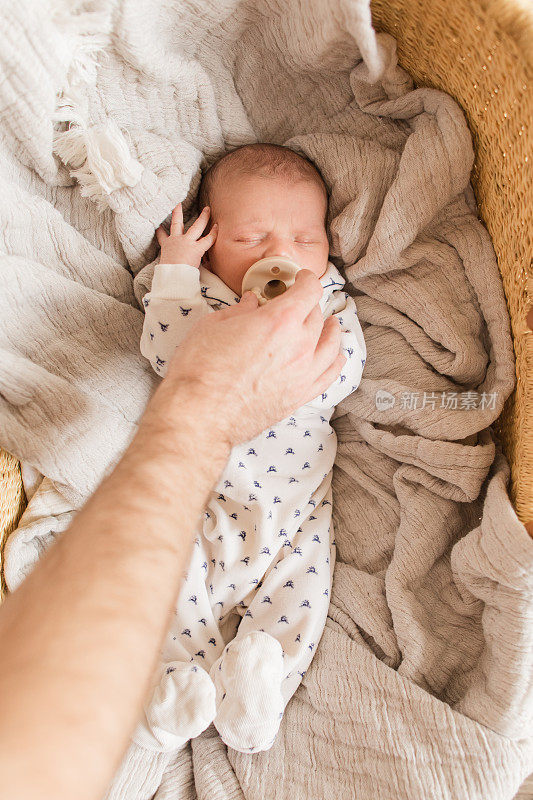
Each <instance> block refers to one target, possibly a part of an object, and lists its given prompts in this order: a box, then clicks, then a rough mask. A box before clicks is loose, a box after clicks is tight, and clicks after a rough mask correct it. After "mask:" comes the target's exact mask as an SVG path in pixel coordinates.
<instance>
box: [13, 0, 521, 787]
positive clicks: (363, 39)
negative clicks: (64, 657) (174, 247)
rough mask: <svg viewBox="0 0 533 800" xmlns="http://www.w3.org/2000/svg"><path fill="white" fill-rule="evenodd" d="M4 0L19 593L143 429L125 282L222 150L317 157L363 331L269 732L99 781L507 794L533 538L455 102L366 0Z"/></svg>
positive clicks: (464, 133) (506, 340)
mask: <svg viewBox="0 0 533 800" xmlns="http://www.w3.org/2000/svg"><path fill="white" fill-rule="evenodd" d="M0 14H1V16H2V24H1V25H0V30H1V34H0V40H1V47H0V70H1V73H2V80H1V81H0V148H1V150H0V154H1V158H0V213H1V223H2V224H1V227H0V243H1V252H2V255H1V271H0V276H1V277H0V280H1V292H0V445H2V446H3V447H4V448H5V449H7V450H9V451H10V452H11V453H13V454H15V455H16V456H17V457H18V458H19V459H20V460H21V461H22V462H23V463H24V464H25V465H27V466H28V467H33V469H34V470H37V471H38V473H40V474H42V475H44V476H45V478H44V479H43V481H42V482H41V484H40V485H39V486H38V488H37V490H36V492H35V494H34V495H33V497H32V498H31V501H30V504H29V506H28V509H27V511H26V513H25V515H24V517H23V519H22V521H21V524H20V526H19V528H18V529H17V530H16V531H15V532H14V533H13V534H12V536H11V537H10V540H9V542H8V546H7V549H6V563H5V574H6V579H7V581H8V585H9V587H10V589H11V590H13V589H14V588H15V587H16V586H17V585H18V584H19V583H20V581H22V580H23V579H24V577H25V575H26V574H27V573H28V572H29V571H30V570H31V569H32V567H33V565H34V564H35V562H36V560H37V559H38V558H39V556H40V555H41V553H42V552H43V551H44V550H45V549H46V548H47V547H48V546H49V545H50V544H51V543H52V542H53V540H54V538H55V537H57V536H60V535H62V533H63V532H64V531H65V530H66V528H67V527H68V524H69V522H70V521H71V519H72V517H73V516H74V515H75V513H76V509H78V508H79V507H80V505H81V504H82V503H83V502H84V500H85V499H86V498H87V497H88V496H89V495H90V494H91V493H92V492H93V491H94V489H95V488H96V486H97V485H98V483H99V482H100V480H101V479H102V477H103V476H104V475H105V474H106V473H107V472H109V471H110V470H111V469H112V468H113V466H114V464H115V463H116V462H117V461H118V459H119V458H120V456H121V454H122V452H123V451H124V449H125V447H126V446H127V445H128V443H129V442H130V441H131V438H132V436H133V435H134V433H135V429H136V425H137V423H138V421H139V419H140V417H141V416H142V413H143V409H144V408H145V406H146V403H147V400H148V398H149V396H150V394H151V392H152V391H153V390H154V388H155V386H156V384H157V382H158V380H159V379H158V378H157V376H155V375H154V374H153V372H152V370H151V368H150V365H149V364H148V362H147V361H146V360H145V359H144V358H143V357H142V356H141V354H140V352H139V339H140V334H141V330H142V324H143V313H142V310H141V308H140V307H139V304H138V302H137V299H136V297H135V295H134V292H133V277H134V276H135V275H136V274H137V273H138V272H139V270H140V269H141V268H142V267H143V266H144V265H146V264H147V263H149V262H150V261H151V260H153V259H154V257H155V255H156V252H157V249H156V244H155V241H154V228H155V227H157V225H159V224H160V222H161V221H162V220H163V219H164V218H165V217H167V216H168V214H169V213H170V211H171V209H172V207H173V206H174V205H175V204H176V203H177V202H178V201H179V200H182V199H183V200H184V204H185V212H186V214H187V213H192V212H193V211H194V201H195V196H196V192H197V189H198V184H199V180H200V177H201V173H202V170H203V169H205V168H206V167H207V166H208V165H209V164H211V163H212V162H213V161H214V160H215V159H216V158H218V157H219V156H220V155H222V154H223V153H224V152H226V151H227V150H229V149H231V148H233V147H235V146H237V145H239V144H244V143H246V142H253V141H270V142H275V143H278V144H284V145H286V146H288V147H292V148H294V149H295V150H297V151H299V152H301V153H303V154H305V155H307V156H308V157H309V158H311V159H312V160H313V161H314V162H315V163H316V165H317V166H318V168H319V169H320V170H321V172H322V175H323V176H324V179H325V181H326V183H327V185H328V187H329V189H330V194H331V199H330V211H329V229H330V233H331V253H330V255H331V258H332V260H333V261H334V263H335V264H336V265H337V266H338V268H339V269H341V270H344V274H345V275H346V278H347V287H348V291H350V292H351V293H352V294H353V295H354V296H355V298H356V302H357V308H358V312H359V316H360V320H361V324H362V326H363V330H364V334H365V339H366V343H367V349H368V356H367V363H366V367H365V372H364V375H363V380H362V383H361V385H360V387H359V388H358V390H357V391H356V392H355V393H354V394H352V395H351V396H350V397H349V398H347V399H346V401H344V402H343V403H342V404H341V405H340V406H338V407H337V410H336V412H335V415H334V420H335V422H334V425H335V428H336V431H337V435H338V442H339V444H338V454H337V459H336V465H335V470H334V480H333V491H334V494H333V498H334V511H333V513H334V524H335V528H336V539H337V548H338V562H337V565H336V570H335V577H334V587H333V593H332V598H331V606H330V612H329V618H328V620H327V625H326V628H325V631H324V634H323V637H322V639H321V642H320V646H319V648H318V651H317V654H316V656H315V658H314V660H313V662H312V665H311V668H310V669H309V670H308V672H307V674H306V675H305V678H304V680H303V682H302V684H301V686H300V688H299V689H298V691H297V693H296V695H295V696H294V698H293V699H292V701H291V702H290V704H289V706H288V708H287V711H286V713H285V717H284V719H283V722H282V727H281V729H280V733H279V735H278V737H277V740H276V742H275V744H274V746H273V747H272V749H271V750H270V751H268V752H266V753H261V754H258V755H252V756H250V755H243V754H240V753H236V752H235V751H231V750H229V751H228V750H227V748H226V746H225V745H223V743H222V742H221V741H220V739H219V738H218V735H217V734H216V730H215V729H214V728H213V727H211V728H209V729H208V730H207V731H206V732H205V733H204V734H203V735H202V736H200V737H198V738H197V739H195V740H193V742H192V744H191V745H189V746H187V748H186V749H185V750H183V751H182V752H181V753H180V754H179V755H178V756H176V757H174V758H171V757H164V758H163V757H161V758H159V759H151V757H150V756H149V754H147V753H143V752H140V751H138V750H134V749H130V751H129V752H128V753H127V754H126V756H125V758H124V761H123V763H122V764H121V766H120V768H119V770H118V772H117V775H116V778H115V780H114V782H113V784H112V785H111V786H110V790H109V796H110V797H113V798H121V799H122V800H123V799H124V798H126V797H128V798H130V797H131V798H133V797H135V798H139V797H143V798H149V797H152V795H154V794H155V797H156V798H159V800H166V799H167V798H170V797H172V798H180V799H181V798H183V799H187V800H193V798H198V799H199V800H230V798H231V799H232V800H236V799H237V798H239V799H240V798H246V800H260V799H263V798H272V797H273V796H274V791H275V795H276V797H278V798H287V799H288V798H291V800H311V799H312V800H315V798H316V799H317V800H318V798H336V799H337V800H345V799H346V800H348V799H350V800H351V798H355V797H356V798H357V800H376V798H380V800H389V799H390V800H392V799H393V798H394V799H396V798H398V799H400V800H403V799H405V800H415V799H418V800H429V799H430V798H435V800H436V799H437V798H438V800H476V798H477V799H479V800H505V799H506V798H511V797H513V795H514V793H515V792H516V791H517V789H518V787H519V785H520V783H521V782H522V780H523V779H524V778H525V777H526V776H527V775H528V774H529V772H531V771H532V770H533V724H532V719H533V698H532V678H533V669H532V666H533V664H532V662H533V655H532V651H533V596H532V595H533V541H532V540H531V539H530V538H529V537H528V535H527V533H526V531H525V528H524V527H523V525H522V524H521V523H520V522H519V521H518V519H517V517H516V515H515V513H514V511H513V509H512V506H511V504H510V502H509V499H508V496H507V481H508V478H509V469H508V466H507V463H506V461H505V460H504V458H503V456H502V455H501V452H500V448H499V445H498V443H497V442H496V441H495V439H494V435H493V433H492V430H491V428H490V427H489V426H490V425H491V423H492V422H493V421H494V420H495V419H496V418H497V417H498V415H499V414H500V412H501V409H502V406H503V403H504V401H505V399H506V398H507V397H508V396H509V394H510V393H511V391H512V388H513V383H514V365H513V351H512V343H511V337H510V330H509V319H508V315H507V310H506V305H505V298H504V294H503V290H502V285H501V282H500V277H499V273H498V269H497V264H496V260H495V256H494V252H493V249H492V246H491V242H490V239H489V237H488V234H487V232H486V230H485V228H484V227H483V225H482V224H481V222H480V221H479V220H478V218H477V212H476V207H475V202H474V197H473V193H472V190H471V188H470V184H469V176H470V170H471V167H472V163H473V149H472V142H471V137H470V134H469V131H468V128H467V125H466V122H465V118H464V116H463V114H462V112H461V110H460V108H459V107H458V106H457V105H456V103H455V102H454V101H453V100H452V99H451V98H450V97H449V96H447V95H446V94H443V93H441V92H439V91H436V90H433V89H426V88H421V89H416V88H414V86H413V84H412V81H411V79H410V78H409V76H408V75H407V74H406V73H405V72H404V71H403V70H402V69H400V68H399V67H398V66H397V58H396V48H395V41H394V40H393V39H392V38H391V37H390V36H388V35H385V34H377V35H376V33H375V32H374V30H373V29H372V26H371V20H370V11H369V6H368V2H367V0H352V2H350V1H349V0H328V2H325V0H307V1H306V2H305V3H302V2H300V1H299V0H246V1H244V2H243V0H217V2H211V0H175V1H174V2H172V3H169V2H165V1H164V0H114V1H113V2H111V0H108V1H107V2H106V1H105V0H101V2H94V1H91V0H86V1H85V2H80V1H79V0H78V1H77V2H67V1H66V0H65V2H59V1H58V0H56V1H55V2H45V1H44V0H43V1H42V2H29V0H16V2H15V0H7V1H6V2H4V3H3V5H2V9H1V11H0ZM66 535H68V533H67V534H66Z"/></svg>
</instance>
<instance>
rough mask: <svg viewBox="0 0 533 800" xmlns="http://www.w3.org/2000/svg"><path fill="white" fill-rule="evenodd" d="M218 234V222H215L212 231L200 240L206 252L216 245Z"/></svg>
mask: <svg viewBox="0 0 533 800" xmlns="http://www.w3.org/2000/svg"><path fill="white" fill-rule="evenodd" d="M217 233H218V222H215V224H214V225H213V227H212V228H211V230H210V231H209V233H208V234H206V235H205V236H202V238H201V239H200V242H201V244H202V245H203V246H204V247H205V249H206V250H209V248H210V247H212V246H213V245H214V243H215V239H216V238H217Z"/></svg>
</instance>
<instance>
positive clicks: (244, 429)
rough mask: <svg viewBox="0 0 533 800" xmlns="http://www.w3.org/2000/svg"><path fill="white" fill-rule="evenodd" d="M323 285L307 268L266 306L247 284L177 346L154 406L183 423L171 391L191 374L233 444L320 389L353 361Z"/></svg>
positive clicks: (202, 403) (204, 407)
mask: <svg viewBox="0 0 533 800" xmlns="http://www.w3.org/2000/svg"><path fill="white" fill-rule="evenodd" d="M322 292H323V287H322V284H321V283H320V281H319V279H318V278H317V276H316V275H315V274H314V273H313V272H311V271H310V270H307V269H302V270H300V271H299V272H298V273H297V274H296V279H295V282H294V284H293V285H292V286H291V287H290V288H289V289H288V290H287V291H286V292H285V293H284V294H282V295H279V296H278V297H275V298H273V299H272V300H270V301H269V302H268V303H266V304H265V305H264V306H258V300H257V298H256V296H255V295H254V294H253V293H252V292H245V294H244V295H243V296H242V298H241V300H240V302H239V303H238V304H237V305H234V306H231V307H230V308H227V309H223V310H221V311H216V312H215V313H212V314H207V315H206V316H204V317H203V318H202V319H201V320H200V321H199V322H197V323H196V325H195V326H194V327H193V328H192V329H191V331H190V333H189V334H188V335H187V337H186V338H185V339H184V340H183V341H182V342H181V344H180V345H179V346H178V347H177V348H176V350H175V352H174V355H173V357H172V359H171V361H170V364H169V366H168V371H167V374H166V376H165V378H164V379H163V381H162V382H161V384H160V386H159V387H158V389H157V391H156V392H155V394H154V396H153V397H152V400H151V401H150V404H149V409H150V406H151V409H150V411H151V412H152V413H153V414H158V415H159V416H161V415H162V414H163V415H164V416H165V421H166V422H167V423H170V425H171V427H172V425H174V424H175V425H176V429H177V430H179V423H180V417H179V408H177V407H176V404H174V406H173V403H172V399H173V393H175V392H176V387H177V386H178V385H179V386H180V388H181V387H182V386H183V383H184V382H186V383H187V385H188V389H189V391H190V393H191V396H192V397H194V398H195V399H196V400H197V402H198V413H202V412H203V413H206V414H209V418H206V420H205V425H206V426H210V427H214V428H216V429H217V431H218V432H219V434H220V436H221V437H222V438H223V439H224V441H225V442H226V443H228V444H229V445H230V446H231V447H232V446H234V445H235V444H239V443H241V442H246V441H249V440H250V439H253V438H255V436H257V435H258V434H259V433H261V431H263V430H265V429H266V428H268V426H269V425H273V424H275V423H276V422H279V421H280V420H282V419H284V418H285V417H287V416H288V415H289V414H291V413H292V412H293V411H295V410H296V409H297V408H299V407H300V406H302V405H304V403H307V402H309V401H310V400H312V399H314V398H315V397H317V395H319V394H321V393H322V392H323V391H325V390H326V389H327V388H328V386H330V384H331V383H333V381H334V380H335V379H336V378H337V377H338V376H339V374H340V372H341V369H342V367H343V365H344V363H345V362H346V358H345V356H344V355H342V354H341V353H339V348H340V338H341V335H340V325H339V323H338V321H337V319H336V318H335V317H328V318H327V319H326V321H325V322H324V320H323V317H322V312H321V310H320V306H319V305H318V302H319V300H320V298H321V297H322ZM149 409H147V412H148V415H149V417H150V411H149ZM145 417H146V413H145Z"/></svg>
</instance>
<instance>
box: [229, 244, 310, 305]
mask: <svg viewBox="0 0 533 800" xmlns="http://www.w3.org/2000/svg"><path fill="white" fill-rule="evenodd" d="M299 271H300V267H299V266H298V264H295V263H294V261H291V259H290V258H287V257H286V256H268V258H260V259H259V261H256V262H255V264H252V266H251V267H250V269H249V270H248V271H247V272H246V273H245V275H244V278H243V279H242V290H241V297H242V295H243V294H244V293H245V292H253V293H254V294H255V296H256V297H257V299H258V300H259V305H260V306H264V305H265V303H267V302H268V301H269V300H272V298H273V297H277V296H278V295H280V294H283V293H284V292H286V291H287V289H288V288H289V287H290V286H292V284H293V283H294V281H295V278H296V273H297V272H299Z"/></svg>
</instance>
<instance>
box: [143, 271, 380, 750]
mask: <svg viewBox="0 0 533 800" xmlns="http://www.w3.org/2000/svg"><path fill="white" fill-rule="evenodd" d="M145 269H146V268H145ZM139 276H140V273H139ZM139 276H137V277H138V278H139ZM141 282H142V281H141ZM320 282H321V283H322V286H323V287H324V292H323V295H322V298H321V300H320V308H321V310H322V313H323V317H324V319H325V318H326V317H328V316H330V315H331V314H335V315H336V316H337V317H338V319H339V322H340V327H341V348H342V352H344V354H345V355H346V363H345V364H344V366H343V368H342V372H341V374H340V375H339V377H338V378H337V379H336V380H335V381H334V382H333V383H332V384H331V386H329V387H328V389H327V390H326V391H325V392H323V393H322V394H321V395H318V396H317V397H316V398H314V399H313V400H312V401H310V402H309V403H306V404H305V405H304V406H302V407H301V408H299V409H298V410H296V411H295V412H294V413H293V414H291V415H290V416H289V417H287V418H286V419H283V420H281V422H278V423H277V424H275V425H272V426H271V427H270V428H268V429H267V430H265V431H263V432H262V433H261V434H259V436H257V437H256V438H255V439H253V440H251V441H249V442H245V443H244V444H241V445H238V446H236V447H234V448H233V449H232V451H231V454H230V457H229V459H228V462H227V464H226V467H225V469H224V471H223V473H222V476H221V478H220V480H219V481H218V483H217V485H216V486H215V487H214V488H213V490H212V491H211V493H210V496H209V500H208V503H207V505H206V508H205V511H204V514H203V519H202V522H201V524H200V525H199V530H198V534H197V536H196V539H195V542H194V546H193V552H192V557H191V561H190V563H189V566H188V569H187V572H186V573H185V575H184V578H185V580H184V582H183V584H182V587H181V590H180V594H179V597H178V600H177V603H176V608H175V611H174V617H173V620H172V624H171V625H170V629H169V631H168V634H167V636H166V640H165V642H164V646H163V648H162V651H161V663H160V666H159V668H158V670H157V671H156V673H155V674H154V676H153V685H152V687H151V690H150V694H149V695H147V701H146V703H145V709H144V717H143V719H142V721H141V722H140V723H139V725H138V727H137V729H136V731H135V734H134V740H135V741H136V742H137V743H138V744H140V745H142V746H144V747H146V748H148V749H151V750H155V751H170V750H177V749H179V748H180V747H181V746H183V745H184V744H185V743H186V742H187V741H188V740H189V739H191V738H193V737H195V736H197V735H198V734H199V733H201V732H202V731H203V730H204V729H205V728H207V727H208V726H209V725H210V724H211V722H214V724H215V726H216V728H217V730H218V731H219V733H220V735H221V738H222V739H223V741H224V742H225V743H226V744H227V745H228V746H230V747H232V748H234V749H235V750H239V751H240V752H246V753H255V752H259V751H261V750H268V749H269V748H270V747H271V746H272V744H273V742H274V739H275V737H276V733H277V731H278V728H279V725H280V722H281V718H282V717H283V712H284V709H285V707H286V705H287V703H288V701H289V699H290V698H291V697H292V695H293V694H294V692H295V691H296V689H297V688H298V685H299V684H300V682H301V680H302V677H303V675H304V674H305V671H306V669H307V667H308V666H309V664H310V662H311V660H312V658H313V655H314V653H315V650H316V648H317V645H318V642H319V640H320V637H321V635H322V632H323V629H324V625H325V621H326V616H327V611H328V605H329V595H330V591H331V583H332V576H333V567H334V563H335V539H334V535H333V523H332V516H331V511H332V507H331V501H332V493H331V478H332V467H333V462H334V459H335V453H336V444H337V437H336V434H335V431H334V430H333V428H332V427H331V425H330V424H329V421H330V418H331V415H332V413H333V410H334V407H335V405H336V404H337V403H339V402H340V401H341V400H342V399H343V398H344V397H346V396H347V395H349V394H350V393H351V392H353V391H354V390H355V389H356V388H357V386H358V385H359V382H360V380H361V374H362V371H363V367H364V364H365V359H366V346H365V341H364V338H363V332H362V329H361V326H360V324H359V320H358V318H357V311H356V306H355V302H354V300H353V298H352V297H351V296H350V295H349V294H347V293H346V292H344V291H343V287H344V283H345V281H344V278H343V277H342V275H341V274H340V272H339V271H338V270H337V269H336V267H335V266H334V265H333V264H332V263H331V262H328V267H327V270H326V272H325V273H324V275H323V276H322V277H321V278H320ZM137 283H139V281H137ZM145 288H148V287H147V286H146V284H145ZM141 299H142V304H143V307H144V311H145V320H144V328H143V332H142V337H141V343H140V349H141V353H142V354H143V355H144V356H145V357H146V358H147V359H148V360H149V361H150V363H151V364H152V367H153V368H154V370H155V371H156V372H157V374H158V375H161V376H162V377H163V376H164V375H165V374H166V370H167V366H168V363H169V360H170V359H171V357H172V354H173V352H174V349H175V347H176V346H177V345H179V343H180V342H181V341H182V339H183V338H184V337H185V335H186V334H187V333H188V331H189V330H190V327H191V326H192V325H194V324H195V323H196V322H197V320H198V319H199V318H200V317H202V316H203V315H204V314H206V313H209V312H212V311H216V310H218V309H220V308H225V307H227V306H229V305H232V304H234V303H238V302H239V299H240V298H239V297H236V296H235V294H234V293H233V291H232V290H231V289H229V288H228V287H227V286H226V284H225V283H223V281H222V280H221V279H220V278H218V276H216V275H214V274H213V273H211V272H209V271H208V270H207V269H206V268H205V267H203V266H201V267H200V269H196V268H195V267H193V266H190V265H188V264H159V265H158V266H156V267H155V272H154V277H153V280H152V284H151V289H150V291H148V292H147V293H146V294H144V295H143V296H142V297H141Z"/></svg>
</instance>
